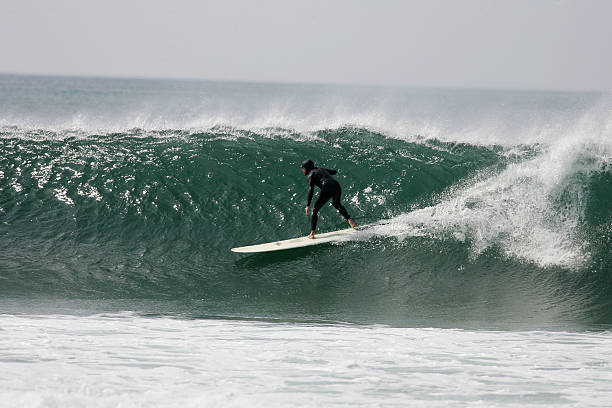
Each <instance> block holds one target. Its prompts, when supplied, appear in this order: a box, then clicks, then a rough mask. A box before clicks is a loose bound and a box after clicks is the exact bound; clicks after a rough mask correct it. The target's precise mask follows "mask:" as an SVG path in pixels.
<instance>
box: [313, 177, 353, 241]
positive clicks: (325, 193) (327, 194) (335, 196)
mask: <svg viewBox="0 0 612 408" xmlns="http://www.w3.org/2000/svg"><path fill="white" fill-rule="evenodd" d="M332 174H336V170H331V169H322V168H318V167H315V168H314V169H312V170H310V172H309V173H308V206H310V202H311V201H312V195H313V194H314V187H315V186H319V187H320V188H321V194H319V198H317V201H316V202H315V205H314V209H313V210H312V221H311V230H312V231H314V230H315V229H316V228H317V220H318V219H319V210H320V209H321V207H323V205H324V204H325V203H326V202H327V201H328V200H329V199H330V198H331V199H332V205H333V206H334V208H336V209H337V210H338V211H339V212H340V214H341V215H342V216H343V217H344V218H345V219H347V220H348V219H349V218H351V217H350V215H348V212H346V208H344V206H343V205H342V204H341V203H340V195H341V194H342V189H341V188H340V183H338V182H337V181H336V180H335V179H334V178H333V177H332Z"/></svg>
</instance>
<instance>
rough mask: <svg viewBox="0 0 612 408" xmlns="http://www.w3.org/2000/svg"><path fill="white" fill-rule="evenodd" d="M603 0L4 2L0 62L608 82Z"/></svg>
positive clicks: (456, 80) (188, 71)
mask: <svg viewBox="0 0 612 408" xmlns="http://www.w3.org/2000/svg"><path fill="white" fill-rule="evenodd" d="M611 19H612V0H576V1H573V0H511V1H505V0H503V1H502V0H433V1H432V0H422V1H410V0H405V1H400V0H397V1H393V0H371V1H358V0H336V1H334V0H328V1H308V0H301V1H293V0H261V1H254V0H253V1H249V0H219V1H216V0H215V1H205V0H200V1H197V0H168V1H156V0H105V1H99V0H98V1H90V0H53V1H46V0H40V1H33V0H0V72H4V73H40V74H64V75H96V76H97V75H102V76H130V77H133V76H136V77H170V78H202V79H229V80H255V81H290V82H324V83H329V82H340V83H359V84H399V85H416V86H440V87H445V86H452V87H478V88H483V87H484V88H521V89H568V90H612V20H611Z"/></svg>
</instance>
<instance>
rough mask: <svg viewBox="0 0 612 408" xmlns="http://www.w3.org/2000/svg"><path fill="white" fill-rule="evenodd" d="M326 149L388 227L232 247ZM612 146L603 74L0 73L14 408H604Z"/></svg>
mask: <svg viewBox="0 0 612 408" xmlns="http://www.w3.org/2000/svg"><path fill="white" fill-rule="evenodd" d="M306 158H310V159H312V160H313V161H314V162H315V163H316V164H317V165H321V166H324V167H328V168H335V169H338V175H337V177H336V178H337V179H338V180H339V181H340V183H341V185H342V188H343V202H344V204H345V206H346V207H347V209H348V211H349V213H350V214H351V215H352V216H353V218H354V219H355V220H356V221H357V222H358V223H359V224H362V225H363V224H372V225H373V226H372V228H369V229H367V230H365V231H362V232H359V233H358V234H356V236H355V239H353V240H351V241H346V242H340V243H336V244H324V245H320V246H316V247H310V248H304V249H300V250H292V251H286V252H277V253H267V254H254V255H250V256H245V255H239V254H234V253H232V252H230V248H232V247H234V246H242V245H249V244H255V243H262V242H267V241H273V240H280V239H287V238H292V237H295V236H300V235H306V234H307V233H308V232H309V223H308V219H307V218H306V217H305V216H304V213H303V211H304V206H305V204H306V203H305V201H306V193H307V185H306V179H305V178H304V176H303V175H302V174H301V172H300V163H301V162H302V161H303V160H304V159H306ZM611 165H612V99H611V95H609V94H605V93H564V92H537V91H494V90H457V89H454V90H452V89H418V88H401V87H398V88H396V87H357V86H333V85H299V84H264V83H238V82H228V83H224V82H205V81H178V80H173V81H166V80H144V79H103V78H71V77H35V76H17V75H0V368H1V369H0V406H7V407H59V406H61V407H85V406H87V407H91V406H95V407H120V406H130V407H132V406H162V407H172V406H194V407H195V406H198V407H200V406H223V407H226V406H262V407H264V406H265V407H269V406H279V407H281V406H305V407H310V406H368V407H369V406H381V407H387V406H402V407H403V406H487V407H490V406H494V407H497V406H504V407H506V406H509V407H511V406H521V407H523V406H557V405H558V406H576V407H601V406H608V405H610V404H611V403H612V388H611V387H610V386H609V384H610V383H611V382H612V363H611V361H612V360H611V357H612V332H611V331H610V329H611V328H612V242H611V240H612V206H611V205H610V202H611V200H612V168H611ZM344 227H345V223H344V220H343V219H342V218H341V217H340V216H339V214H338V213H337V212H336V211H335V209H333V207H331V205H330V206H326V207H325V208H323V209H322V210H321V213H320V218H319V227H318V230H319V231H320V232H323V231H331V230H334V229H339V228H344Z"/></svg>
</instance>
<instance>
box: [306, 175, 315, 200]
mask: <svg viewBox="0 0 612 408" xmlns="http://www.w3.org/2000/svg"><path fill="white" fill-rule="evenodd" d="M313 194H314V182H313V181H312V178H310V177H308V200H307V203H306V205H307V206H309V207H310V202H311V201H312V195H313Z"/></svg>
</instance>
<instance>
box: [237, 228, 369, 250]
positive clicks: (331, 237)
mask: <svg viewBox="0 0 612 408" xmlns="http://www.w3.org/2000/svg"><path fill="white" fill-rule="evenodd" d="M357 228H358V229H361V228H360V227H357ZM355 233H356V230H355V229H354V228H347V229H344V230H339V231H332V232H325V233H323V234H316V235H315V239H310V238H308V236H305V237H300V238H292V239H286V240H284V241H276V242H267V243H265V244H259V245H250V246H243V247H238V248H232V252H240V253H255V252H271V251H281V250H283V249H292V248H301V247H307V246H311V245H319V244H324V243H326V242H338V241H345V240H347V239H350V237H351V235H353V234H355Z"/></svg>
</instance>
